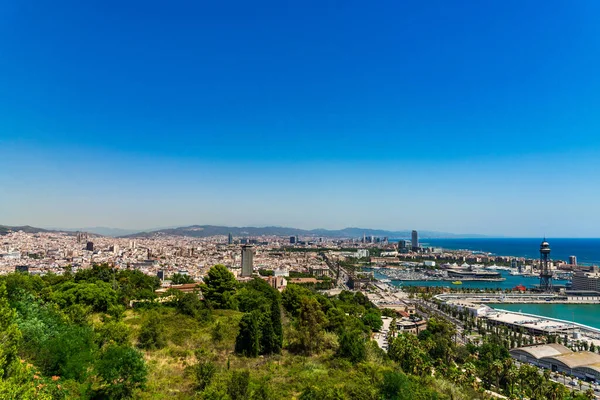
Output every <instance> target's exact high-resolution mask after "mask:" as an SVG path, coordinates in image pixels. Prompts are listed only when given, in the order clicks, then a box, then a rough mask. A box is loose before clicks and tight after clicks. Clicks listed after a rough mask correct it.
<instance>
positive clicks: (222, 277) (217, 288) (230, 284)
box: [201, 264, 237, 309]
mask: <svg viewBox="0 0 600 400" xmlns="http://www.w3.org/2000/svg"><path fill="white" fill-rule="evenodd" d="M201 287H202V294H203V295H204V299H205V300H206V301H208V302H209V303H210V304H211V305H212V306H213V307H215V308H225V309H227V308H233V307H232V306H233V304H234V303H233V299H232V297H233V295H234V293H235V291H236V288H237V281H236V280H235V276H233V274H232V273H231V272H230V271H229V270H228V269H227V267H226V266H224V265H221V264H217V265H215V266H214V267H212V268H211V269H210V270H209V271H208V274H207V276H206V277H205V278H204V284H203V285H202V286H201Z"/></svg>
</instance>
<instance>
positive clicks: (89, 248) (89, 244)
mask: <svg viewBox="0 0 600 400" xmlns="http://www.w3.org/2000/svg"><path fill="white" fill-rule="evenodd" d="M85 249H86V250H87V251H94V243H93V242H87V244H86V245H85Z"/></svg>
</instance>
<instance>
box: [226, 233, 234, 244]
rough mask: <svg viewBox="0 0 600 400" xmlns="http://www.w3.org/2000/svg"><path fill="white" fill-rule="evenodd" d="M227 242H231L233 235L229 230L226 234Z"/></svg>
mask: <svg viewBox="0 0 600 400" xmlns="http://www.w3.org/2000/svg"><path fill="white" fill-rule="evenodd" d="M227 244H233V235H232V234H231V232H229V235H227Z"/></svg>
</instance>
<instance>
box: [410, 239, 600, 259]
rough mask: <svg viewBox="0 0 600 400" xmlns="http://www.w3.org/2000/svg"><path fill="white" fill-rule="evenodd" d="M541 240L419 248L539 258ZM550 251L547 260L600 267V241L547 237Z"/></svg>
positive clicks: (444, 242) (453, 242)
mask: <svg viewBox="0 0 600 400" xmlns="http://www.w3.org/2000/svg"><path fill="white" fill-rule="evenodd" d="M543 239H544V238H537V239H536V238H477V239H422V240H420V244H421V245H422V246H431V247H441V248H444V249H448V250H470V251H481V252H485V253H492V254H495V255H498V256H515V257H525V258H539V256H540V252H539V250H540V243H541V242H542V240H543ZM546 240H547V241H548V243H549V244H550V248H551V249H552V251H551V253H550V258H551V259H553V260H562V261H566V262H568V261H569V256H576V257H577V262H578V263H579V264H583V265H590V264H594V265H598V264H600V238H596V239H566V238H547V239H546Z"/></svg>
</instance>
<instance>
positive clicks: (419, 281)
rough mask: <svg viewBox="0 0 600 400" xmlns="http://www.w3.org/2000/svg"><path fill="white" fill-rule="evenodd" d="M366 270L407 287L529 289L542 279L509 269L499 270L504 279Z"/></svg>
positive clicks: (566, 282) (556, 282) (379, 277)
mask: <svg viewBox="0 0 600 400" xmlns="http://www.w3.org/2000/svg"><path fill="white" fill-rule="evenodd" d="M365 270H366V271H369V272H371V271H372V272H373V275H374V276H375V278H376V279H378V280H384V281H386V282H389V283H390V284H391V285H394V286H399V287H403V286H404V287H406V286H426V287H427V286H430V287H448V288H454V289H459V288H460V289H479V290H488V289H489V290H506V289H514V288H515V287H516V286H519V285H523V286H524V287H526V288H527V289H532V288H534V287H535V286H536V285H538V284H539V283H540V279H539V277H537V276H531V275H511V274H510V272H509V271H506V270H498V273H499V274H500V276H501V278H503V279H502V280H468V279H463V278H460V279H457V278H450V279H449V280H442V279H440V278H439V277H435V276H427V275H424V274H422V273H418V272H415V271H398V272H395V273H391V277H390V275H388V272H387V271H385V272H386V273H385V274H384V271H382V269H372V268H365ZM459 280H460V281H461V282H462V284H461V285H453V284H452V282H453V281H459ZM554 282H555V285H562V286H566V285H567V284H568V283H569V281H568V280H566V279H555V280H554Z"/></svg>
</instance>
